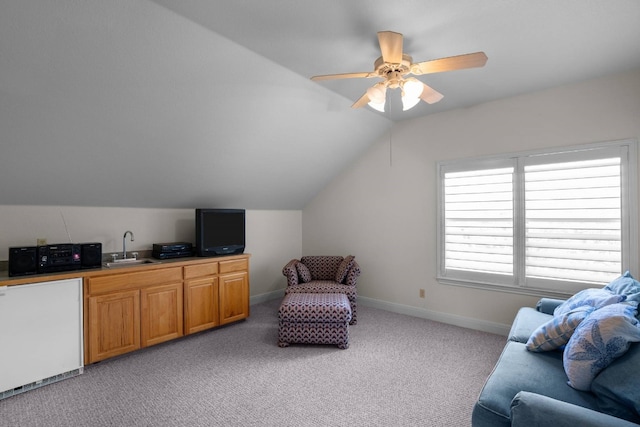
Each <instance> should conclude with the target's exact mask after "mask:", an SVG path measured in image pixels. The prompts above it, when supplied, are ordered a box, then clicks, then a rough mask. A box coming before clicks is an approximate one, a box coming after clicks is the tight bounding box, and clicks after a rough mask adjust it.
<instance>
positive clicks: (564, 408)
mask: <svg viewBox="0 0 640 427" xmlns="http://www.w3.org/2000/svg"><path fill="white" fill-rule="evenodd" d="M511 426H512V427H519V426H523V427H524V426H526V427H549V426H554V427H577V426H580V427H602V426H608V427H638V424H634V423H632V422H629V421H626V420H623V419H621V418H616V417H613V416H611V415H607V414H604V413H602V412H597V411H593V410H591V409H587V408H583V407H581V406H577V405H573V404H571V403H567V402H562V401H560V400H556V399H553V398H551V397H547V396H543V395H540V394H536V393H530V392H527V391H521V392H519V393H518V394H516V396H515V397H514V398H513V400H512V401H511Z"/></svg>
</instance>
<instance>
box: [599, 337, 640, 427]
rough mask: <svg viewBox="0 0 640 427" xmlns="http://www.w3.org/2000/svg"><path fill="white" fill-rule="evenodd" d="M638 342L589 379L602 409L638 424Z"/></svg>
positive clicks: (639, 394)
mask: <svg viewBox="0 0 640 427" xmlns="http://www.w3.org/2000/svg"><path fill="white" fill-rule="evenodd" d="M639 367H640V343H633V344H631V346H629V350H628V351H627V352H626V353H625V354H624V355H622V356H620V357H619V358H617V359H616V360H614V361H613V362H612V363H611V365H609V366H608V367H607V369H605V370H603V371H602V372H600V374H598V376H597V377H596V378H595V379H594V380H593V383H591V392H592V393H593V394H595V395H596V398H597V401H598V407H599V408H600V410H601V411H602V412H605V413H607V414H610V415H613V416H616V417H618V418H624V419H625V420H629V421H632V422H634V423H636V424H640V386H638V385H639V384H640V368H639Z"/></svg>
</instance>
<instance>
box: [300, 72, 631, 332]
mask: <svg viewBox="0 0 640 427" xmlns="http://www.w3.org/2000/svg"><path fill="white" fill-rule="evenodd" d="M445 96H446V94H445ZM639 136H640V70H635V71H632V72H628V73H625V74H622V75H616V76H608V77H605V78H601V79H597V80H593V81H588V82H582V83H578V84H573V85H568V86H563V87H559V88H555V89H550V90H546V91H541V92H537V93H532V94H526V95H522V96H518V97H514V98H509V99H503V100H498V101H494V102H490V103H485V104H481V105H478V106H475V107H471V108H465V109H458V110H453V111H449V112H445V113H440V114H434V115H432V116H428V117H425V118H421V119H416V120H411V121H406V122H400V123H398V124H397V125H396V126H395V127H394V128H393V130H392V133H391V134H390V135H386V136H385V137H384V138H382V139H381V140H380V141H378V142H377V144H376V145H375V146H374V147H373V148H372V149H371V150H369V152H368V153H366V155H365V156H363V157H362V158H361V159H360V160H359V161H358V162H357V163H356V164H354V165H352V167H351V168H350V169H349V170H348V171H347V172H345V173H344V174H343V175H342V176H340V177H338V178H337V179H335V180H334V181H333V182H332V183H331V184H330V185H329V186H328V187H327V188H325V190H323V192H322V193H320V194H319V195H318V196H317V197H316V198H315V199H314V200H313V201H312V202H311V203H309V204H308V205H307V206H306V207H305V209H304V210H303V231H302V242H303V245H302V252H303V255H310V254H334V253H335V254H340V255H346V254H347V253H353V254H354V255H356V259H357V260H358V262H359V264H360V266H361V267H362V271H363V273H362V276H361V279H360V280H359V285H358V294H359V296H361V297H362V299H363V302H368V303H370V304H377V305H380V306H383V307H385V308H389V309H393V310H397V311H404V312H407V313H410V314H415V315H421V316H424V317H430V318H435V319H439V320H443V321H448V322H450V323H458V324H463V325H465V326H472V327H473V326H475V327H477V328H478V329H484V330H490V331H496V332H504V330H505V328H506V327H507V326H506V325H508V324H510V323H511V321H512V320H513V317H514V315H515V313H516V311H517V310H518V308H519V307H521V306H524V305H529V306H531V305H533V304H535V302H536V301H537V299H538V298H537V297H533V296H524V295H517V294H510V293H503V292H495V291H485V290H478V289H471V288H464V287H456V286H447V285H441V284H439V283H438V282H437V281H436V279H435V277H436V162H437V161H440V160H445V159H455V158H465V157H471V156H479V155H491V154H497V153H508V152H517V151H523V150H532V149H539V148H545V147H560V146H568V145H578V144H585V143H591V142H597V141H608V140H617V139H626V138H636V139H638V138H639ZM639 187H640V186H639ZM420 288H424V289H425V290H426V298H425V299H421V298H419V289H420Z"/></svg>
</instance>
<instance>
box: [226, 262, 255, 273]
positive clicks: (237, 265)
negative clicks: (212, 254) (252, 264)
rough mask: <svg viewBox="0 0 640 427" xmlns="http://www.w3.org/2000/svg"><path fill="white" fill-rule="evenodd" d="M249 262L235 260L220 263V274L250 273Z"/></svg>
mask: <svg viewBox="0 0 640 427" xmlns="http://www.w3.org/2000/svg"><path fill="white" fill-rule="evenodd" d="M248 270H249V261H248V260H246V259H234V260H230V261H220V274H225V273H235V272H236V271H248Z"/></svg>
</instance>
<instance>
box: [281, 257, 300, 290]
mask: <svg viewBox="0 0 640 427" xmlns="http://www.w3.org/2000/svg"><path fill="white" fill-rule="evenodd" d="M299 262H300V261H298V260H297V259H292V260H291V261H289V262H288V263H287V264H286V265H285V266H284V267H283V268H282V274H283V275H284V277H286V278H287V286H292V285H297V284H298V270H296V264H297V263H299Z"/></svg>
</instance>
